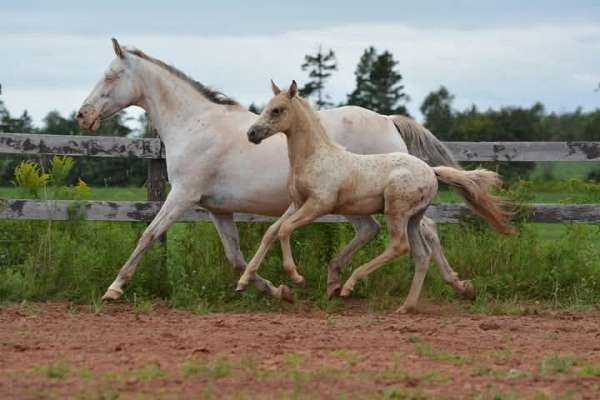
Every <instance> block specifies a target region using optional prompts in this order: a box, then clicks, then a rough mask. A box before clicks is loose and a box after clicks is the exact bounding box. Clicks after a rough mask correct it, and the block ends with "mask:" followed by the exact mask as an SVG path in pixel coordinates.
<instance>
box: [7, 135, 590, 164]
mask: <svg viewBox="0 0 600 400" xmlns="http://www.w3.org/2000/svg"><path fill="white" fill-rule="evenodd" d="M445 144H446V145H447V146H448V148H449V149H450V150H451V151H452V153H453V154H454V156H455V158H456V159H457V160H458V161H600V142H445ZM0 154H29V155H36V154H37V155H53V154H59V155H70V156H78V157H83V156H85V157H129V158H150V159H157V158H164V150H163V149H162V148H161V144H160V140H159V139H157V138H149V139H130V138H124V137H113V136H69V135H40V134H25V133H1V134H0Z"/></svg>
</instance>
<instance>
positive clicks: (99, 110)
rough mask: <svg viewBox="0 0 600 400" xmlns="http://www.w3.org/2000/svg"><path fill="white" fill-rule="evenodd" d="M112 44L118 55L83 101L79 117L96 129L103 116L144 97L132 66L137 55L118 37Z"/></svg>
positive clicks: (89, 127) (82, 125) (83, 122)
mask: <svg viewBox="0 0 600 400" xmlns="http://www.w3.org/2000/svg"><path fill="white" fill-rule="evenodd" d="M112 43H113V49H114V51H115V55H116V56H117V57H116V58H115V59H114V60H113V62H111V63H110V65H109V66H108V69H107V70H106V71H105V72H104V76H103V77H102V79H100V81H99V82H98V83H97V84H96V86H95V87H94V89H93V90H92V92H91V93H90V94H89V96H88V97H87V98H86V99H85V100H84V102H83V105H82V106H81V108H80V109H79V111H78V112H77V116H76V118H77V122H79V125H80V126H81V127H82V128H85V129H90V130H91V131H95V130H97V129H98V128H99V127H100V123H101V121H102V120H103V119H106V118H108V117H110V116H111V115H113V114H115V113H117V112H119V111H121V110H122V109H124V108H126V107H128V106H130V105H132V104H135V103H136V102H137V101H138V100H139V99H140V97H141V89H140V85H139V84H138V80H137V79H135V78H136V77H135V75H134V71H133V70H132V68H131V66H132V65H131V64H132V63H133V62H134V60H132V59H133V58H134V57H132V56H131V55H130V54H128V53H127V51H126V50H124V49H122V48H121V46H120V45H119V42H117V40H116V39H112Z"/></svg>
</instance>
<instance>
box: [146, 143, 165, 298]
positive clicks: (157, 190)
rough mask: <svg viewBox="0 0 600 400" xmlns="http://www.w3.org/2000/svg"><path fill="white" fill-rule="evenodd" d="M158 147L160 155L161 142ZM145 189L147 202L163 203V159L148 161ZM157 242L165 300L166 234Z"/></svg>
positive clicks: (162, 295)
mask: <svg viewBox="0 0 600 400" xmlns="http://www.w3.org/2000/svg"><path fill="white" fill-rule="evenodd" d="M156 136H157V135H156ZM160 145H161V146H160V147H161V154H162V153H163V152H162V148H163V144H162V142H161V143H160ZM147 189H148V194H147V195H148V200H149V201H165V198H166V197H167V162H166V161H165V159H164V158H152V159H150V160H148V187H147ZM158 241H159V245H160V251H161V256H160V266H159V282H158V285H159V286H158V291H159V294H160V296H161V297H163V298H165V297H167V295H168V294H169V285H168V272H167V234H166V233H165V234H164V235H162V236H161V237H160V238H159V239H158Z"/></svg>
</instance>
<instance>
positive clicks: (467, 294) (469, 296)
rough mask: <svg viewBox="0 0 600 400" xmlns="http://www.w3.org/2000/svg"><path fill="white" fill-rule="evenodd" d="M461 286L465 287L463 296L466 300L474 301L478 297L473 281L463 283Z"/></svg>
mask: <svg viewBox="0 0 600 400" xmlns="http://www.w3.org/2000/svg"><path fill="white" fill-rule="evenodd" d="M461 285H462V287H463V289H462V292H461V296H462V298H463V299H465V300H471V301H474V300H475V298H476V297H477V293H476V292H475V287H474V286H473V283H472V282H471V281H461Z"/></svg>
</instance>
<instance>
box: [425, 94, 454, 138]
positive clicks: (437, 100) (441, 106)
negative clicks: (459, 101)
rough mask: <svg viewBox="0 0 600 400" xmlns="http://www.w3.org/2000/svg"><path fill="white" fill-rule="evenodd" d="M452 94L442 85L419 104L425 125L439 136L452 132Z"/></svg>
mask: <svg viewBox="0 0 600 400" xmlns="http://www.w3.org/2000/svg"><path fill="white" fill-rule="evenodd" d="M453 101H454V95H452V94H450V92H449V91H448V89H446V87H444V86H440V88H439V89H438V90H437V91H435V92H431V93H429V94H428V95H427V97H425V100H423V103H422V104H421V113H422V114H423V116H424V117H425V127H426V128H427V129H429V130H430V131H432V132H436V135H438V136H439V137H440V138H441V137H445V136H447V135H449V134H450V132H452V124H453V118H454V115H453V110H452V102H453Z"/></svg>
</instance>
